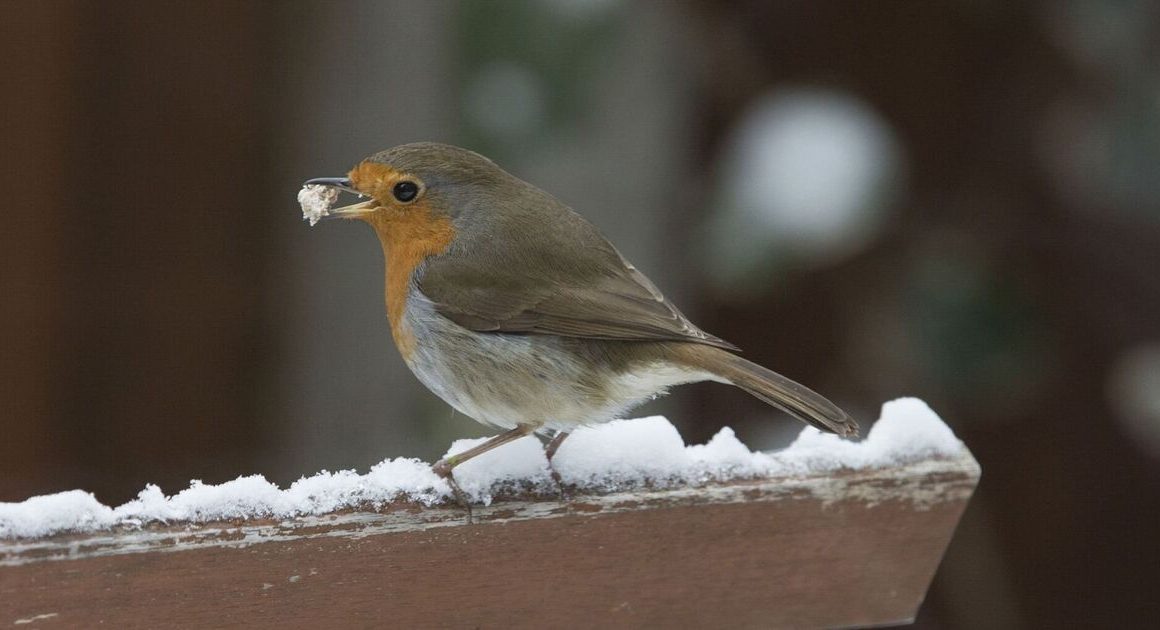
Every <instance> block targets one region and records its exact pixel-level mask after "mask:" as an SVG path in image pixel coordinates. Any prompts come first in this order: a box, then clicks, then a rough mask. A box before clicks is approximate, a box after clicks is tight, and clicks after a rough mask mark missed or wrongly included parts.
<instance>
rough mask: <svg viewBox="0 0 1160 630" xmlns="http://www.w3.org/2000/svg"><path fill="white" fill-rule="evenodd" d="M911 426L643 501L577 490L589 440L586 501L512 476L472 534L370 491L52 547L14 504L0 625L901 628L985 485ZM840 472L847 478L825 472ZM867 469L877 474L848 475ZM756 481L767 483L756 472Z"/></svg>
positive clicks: (3, 548) (0, 519)
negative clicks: (323, 509) (338, 503)
mask: <svg viewBox="0 0 1160 630" xmlns="http://www.w3.org/2000/svg"><path fill="white" fill-rule="evenodd" d="M915 402H917V401H915ZM895 404H897V403H895ZM907 404H910V405H911V408H910V411H915V408H914V407H913V403H907ZM918 404H921V403H918ZM923 407H924V408H925V405H923ZM896 412H899V413H900V410H898V409H896ZM927 412H929V410H927ZM889 415H890V414H888V413H884V416H883V420H886V419H887V418H888V417H889ZM912 415H913V414H912ZM931 415H933V414H931ZM936 420H937V418H936ZM938 425H940V426H943V428H944V429H945V425H942V424H941V422H938ZM878 426H879V427H883V426H884V425H883V423H882V422H881V421H880V422H879V425H878ZM900 427H901V425H899V426H896V427H895V428H894V429H891V428H890V425H889V423H887V424H886V425H885V430H886V431H887V433H889V432H890V431H894V430H899V429H900ZM928 428H929V427H928ZM911 429H913V430H912V431H909V432H901V431H900V432H899V433H898V434H897V435H895V436H894V437H893V438H891V439H890V440H886V439H885V438H882V437H881V436H882V435H884V434H883V433H881V430H880V433H879V438H878V441H879V442H882V443H884V442H886V441H890V442H892V443H898V442H900V441H901V443H908V444H909V445H908V446H905V447H898V448H893V449H887V448H885V447H884V446H883V444H882V443H880V444H878V445H877V446H875V445H874V440H875V437H874V434H873V433H872V434H871V436H870V437H869V438H868V439H867V440H866V441H865V442H864V443H863V445H853V444H851V445H849V446H848V448H851V449H852V448H861V449H863V450H864V451H869V450H875V449H877V450H878V451H881V452H879V453H878V454H877V455H875V456H873V457H871V454H870V453H869V452H861V453H860V454H858V455H855V454H854V451H853V450H850V451H849V452H847V453H846V454H845V455H841V454H839V455H834V453H833V452H832V451H833V450H834V449H828V450H830V451H831V453H830V455H828V456H827V458H822V459H818V458H820V457H822V455H821V454H820V452H816V453H814V454H813V455H810V456H806V455H804V454H803V453H804V452H805V451H802V453H799V454H798V456H797V457H799V458H801V461H806V460H809V461H810V462H812V465H810V466H805V467H799V466H790V465H788V464H787V461H789V460H784V459H783V460H782V461H781V463H780V464H779V465H777V466H775V465H773V464H771V463H770V462H769V461H765V460H762V459H761V458H760V457H754V456H753V455H754V454H750V456H749V457H742V455H743V454H742V453H741V451H740V450H739V449H737V448H736V446H735V445H733V444H731V443H730V444H724V445H723V444H718V445H717V446H716V447H714V448H715V450H717V451H720V452H718V453H716V454H715V455H713V454H711V453H705V452H699V453H698V452H694V453H692V454H689V456H688V457H687V458H682V457H680V456H678V455H677V454H676V453H677V451H675V450H671V449H670V452H669V459H670V460H671V461H670V463H669V464H668V465H667V466H668V467H667V468H665V470H667V471H668V472H669V473H672V472H673V471H675V470H677V468H674V466H677V465H678V464H680V467H683V468H681V469H682V470H696V471H699V472H698V473H697V474H696V475H694V474H692V473H691V472H690V473H689V474H688V475H686V476H685V477H680V476H679V475H678V476H672V475H670V476H669V477H663V476H662V477H661V478H663V479H667V481H664V482H663V483H652V482H649V483H647V484H641V483H635V484H634V483H631V482H630V481H629V479H630V478H633V475H635V474H638V473H639V471H638V470H637V471H636V472H633V471H634V470H635V469H634V468H633V467H632V466H627V467H625V466H622V467H621V469H620V472H619V473H616V474H614V475H613V477H614V478H615V480H614V481H609V478H608V477H607V476H605V477H604V478H602V479H603V481H599V482H598V481H596V480H595V479H594V478H592V479H588V480H587V482H585V481H584V477H583V475H581V474H580V473H581V472H583V471H585V470H587V471H588V472H591V471H592V470H595V469H588V468H586V466H587V465H588V464H583V463H582V461H581V460H583V459H585V458H584V457H581V455H585V456H586V457H588V456H591V457H588V460H589V462H588V463H589V464H592V465H593V466H595V465H597V464H599V465H601V466H607V465H608V464H609V462H607V461H604V462H596V461H594V460H592V457H595V455H593V452H589V451H587V448H588V447H586V446H585V440H584V439H582V440H580V441H579V442H578V444H579V446H578V447H574V448H577V449H579V450H577V451H574V457H575V460H574V461H573V462H572V466H573V469H572V470H571V471H570V475H571V476H570V478H569V481H570V483H572V484H573V485H574V486H575V487H576V488H577V489H576V494H574V495H573V496H571V497H568V498H567V499H566V500H560V499H559V498H552V497H551V495H546V494H544V493H543V492H541V491H540V490H539V489H538V486H536V485H535V484H522V485H521V484H512V483H511V478H510V477H505V476H504V475H500V476H499V477H498V479H499V480H500V481H497V480H496V479H492V481H493V482H495V483H498V484H499V486H502V489H500V490H495V488H496V487H497V486H496V485H493V486H491V490H488V491H487V492H486V494H487V496H486V497H483V500H485V501H489V504H488V505H486V506H481V507H477V508H476V510H475V523H474V524H471V525H468V524H466V523H465V519H464V513H463V511H462V510H461V509H459V508H458V507H453V506H448V505H445V504H443V503H441V502H439V501H438V500H437V499H431V500H428V499H427V498H425V496H419V497H418V498H416V497H414V496H407V495H406V493H403V494H395V495H393V496H394V498H393V499H392V500H390V501H384V502H373V501H367V500H366V498H367V496H370V495H367V494H363V495H360V496H361V497H362V499H361V500H362V502H361V503H357V504H351V505H346V506H344V507H342V508H341V509H339V510H338V511H336V512H330V513H325V514H304V513H303V511H302V510H299V509H297V508H294V509H293V510H291V507H288V506H289V505H290V504H279V505H282V509H285V510H291V512H292V513H290V514H289V515H288V514H287V513H282V514H278V513H276V512H275V511H274V510H270V509H268V508H269V503H270V502H271V501H274V502H275V503H277V501H276V500H275V499H274V498H273V497H274V495H269V494H267V495H264V496H265V499H264V501H266V503H265V504H263V505H266V509H267V513H268V514H267V516H264V517H262V516H254V515H253V514H250V515H249V516H248V517H247V518H235V519H232V520H216V521H214V520H212V519H202V520H209V521H210V522H204V523H195V522H183V523H172V522H171V523H168V524H166V523H162V522H160V519H151V518H143V519H142V518H140V517H141V515H142V514H144V513H145V512H144V511H143V510H138V511H137V516H138V520H136V521H130V520H127V519H122V518H120V517H119V516H118V517H117V518H116V519H113V516H117V515H116V513H115V510H116V509H120V508H116V509H114V508H106V509H109V510H113V516H110V517H109V518H110V519H113V520H110V521H107V522H103V523H100V524H99V525H100V526H99V527H98V526H94V527H73V528H71V529H72V530H73V531H71V532H61V531H59V530H60V529H61V528H60V527H59V525H60V524H61V523H62V522H64V521H61V520H60V518H61V514H60V513H55V514H52V515H50V516H51V518H50V519H49V520H50V521H51V522H52V523H53V524H54V525H53V526H54V527H56V529H55V530H54V529H52V528H51V527H50V528H49V529H48V530H44V529H43V525H44V523H43V522H41V523H40V526H42V529H41V530H36V527H37V522H38V521H37V520H36V518H38V517H44V516H45V514H43V513H41V512H40V510H41V509H42V508H43V506H41V508H37V509H33V510H32V511H31V512H29V510H30V508H29V507H28V506H27V505H25V504H7V505H0V525H3V524H4V523H5V522H7V526H8V527H9V533H8V534H6V535H5V536H6V537H0V626H2V625H5V624H17V623H19V624H21V625H24V624H41V623H43V624H45V625H47V624H48V623H50V622H51V623H52V624H53V625H57V626H73V627H91V626H94V625H97V624H99V623H104V624H106V625H110V626H111V627H156V626H159V625H166V626H169V625H183V626H198V627H200V626H220V625H226V624H229V625H234V624H237V625H241V624H245V625H247V626H261V627H272V626H283V627H284V626H290V627H308V626H309V627H318V626H323V627H331V626H339V627H344V626H349V625H364V626H365V625H374V626H384V625H385V626H390V627H414V626H431V625H439V626H444V625H449V626H468V625H470V626H477V627H487V626H501V627H509V626H532V627H544V626H550V627H552V626H568V627H571V626H580V627H595V626H599V627H607V626H613V627H616V626H640V625H649V626H659V625H678V626H691V625H692V626H697V625H700V626H724V627H771V626H787V625H788V626H794V627H810V626H826V627H834V626H851V625H879V624H887V623H900V622H904V621H906V620H909V619H912V618H913V616H914V615H915V613H916V611H917V608H918V606H919V604H920V603H921V601H922V598H923V595H924V594H925V592H926V589H927V586H928V585H929V582H930V580H931V578H932V576H933V574H934V571H935V569H936V568H937V565H938V562H939V559H940V558H941V556H942V553H943V551H944V549H945V548H946V545H947V544H948V542H949V540H950V537H951V535H952V533H953V531H954V527H955V525H956V523H957V522H958V519H959V516H960V515H961V513H962V511H963V509H964V508H965V506H966V503H967V500H968V499H969V497H970V495H971V492H972V491H973V489H974V487H975V484H976V483H977V480H978V475H979V470H978V466H977V464H976V463H975V461H974V460H973V459H972V458H971V456H970V453H969V452H968V451H967V450H966V449H965V448H964V447H963V446H962V445H961V444H958V443H957V441H956V442H955V443H956V445H957V446H956V447H955V448H954V449H953V450H947V448H930V446H931V444H930V442H931V440H930V439H925V438H924V439H919V440H915V439H913V438H914V436H915V435H919V434H922V433H923V431H924V429H923V428H922V427H921V426H912V427H911ZM621 430H625V429H623V427H622V429H621ZM633 430H636V431H640V430H641V427H639V426H638V427H636V428H635V429H633ZM646 433H647V432H646ZM947 433H948V434H949V430H948V431H947ZM931 435H934V434H931ZM931 435H928V438H929V437H930V436H931ZM590 437H591V436H590ZM624 437H625V436H623V435H621V436H619V438H618V440H619V439H622V438H624ZM638 437H640V436H638ZM652 437H653V438H656V437H657V436H655V435H654V436H652ZM817 437H820V436H817ZM944 437H945V436H944ZM952 437H953V436H952ZM936 438H937V436H936ZM814 439H815V438H814V437H810V438H807V441H809V440H814ZM939 439H942V438H937V439H935V440H934V441H936V442H937V441H938V440H939ZM597 441H599V440H597ZM800 441H801V440H799V442H800ZM866 444H869V445H866ZM565 445H567V442H565ZM948 445H949V442H945V441H944V443H943V447H947V446H948ZM589 446H591V445H589ZM605 446H607V445H605ZM710 446H712V444H710V445H709V446H706V447H683V445H682V446H681V448H682V449H686V448H687V449H698V448H699V449H708V450H713V449H710ZM806 446H808V445H805V446H803V445H801V444H799V445H798V448H799V450H800V449H805V450H808V449H807V448H806ZM831 446H832V445H831ZM640 448H645V450H648V449H647V448H646V447H640ZM841 448H844V447H839V448H838V449H837V450H839V451H840V450H841ZM597 450H599V449H597ZM614 450H615V449H614ZM790 450H791V451H792V450H793V449H792V448H791V449H790ZM654 451H655V449H654ZM745 451H746V452H748V449H745ZM887 451H889V452H893V453H894V456H889V457H887V456H885V455H884V454H883V453H886V452H887ZM530 452H531V450H530V449H529V453H530ZM903 452H908V453H910V454H909V455H907V456H902V455H900V453H903ZM658 453H660V454H663V453H661V452H660V451H656V452H652V453H651V454H650V456H651V457H653V458H655V457H656V456H658ZM562 454H563V451H561V455H562ZM920 455H921V456H920ZM726 456H727V457H726ZM618 457H619V456H618ZM767 457H775V456H767ZM835 457H836V458H837V459H838V460H840V459H842V458H843V457H844V458H845V459H846V463H845V464H843V465H838V466H832V465H830V464H834V463H835V461H837V460H835V459H834V458H835ZM858 457H861V458H862V459H863V460H864V461H863V463H868V465H866V466H856V465H852V464H851V462H852V461H853V459H857V458H858ZM722 458H724V459H727V460H729V461H731V462H732V464H731V466H732V468H731V470H732V471H733V472H738V471H741V472H744V473H745V474H741V475H732V476H730V475H723V474H716V475H709V474H707V471H709V470H710V469H712V470H716V471H717V472H718V473H719V472H720V469H719V468H712V467H706V465H705V462H708V461H716V462H718V463H720V461H721V460H722ZM851 458H853V459H851ZM516 459H518V457H517V458H516ZM791 459H792V458H791ZM677 460H680V461H677ZM618 461H619V463H620V464H625V461H626V460H624V459H623V458H620V459H618ZM745 462H748V465H749V466H750V467H749V468H745V467H744V466H743V465H742V464H743V463H745ZM761 462H764V463H761ZM799 463H800V462H799ZM759 464H760V466H764V468H762V470H763V471H764V473H763V474H761V475H754V474H753V473H754V472H755V471H757V468H758V467H760V466H759ZM613 468H615V466H614V467H613ZM658 470H659V469H655V470H653V471H651V472H652V474H654V475H655V474H657V472H658ZM509 472H510V471H509ZM630 473H631V474H630ZM352 475H353V473H352ZM356 477H358V476H357V475H356ZM493 477H494V475H493ZM479 480H482V479H479ZM346 481H351V479H347V480H346ZM364 481H365V480H364ZM416 483H417V484H418V485H416V486H415V487H416V488H417V487H418V486H421V485H423V483H425V482H423V481H422V480H419V481H417V482H416ZM480 488H482V486H478V487H477V488H476V491H477V492H481V491H482V490H480ZM348 489H349V488H348ZM412 489H413V488H412ZM289 490H290V489H288V490H286V491H279V492H289ZM179 496H180V495H175V496H173V497H161V498H157V497H155V498H154V499H155V502H154V503H155V505H154V508H156V509H159V510H160V509H161V508H162V507H164V508H165V509H169V510H170V512H168V513H169V514H176V513H177V511H178V510H180V509H182V506H183V505H184V506H185V507H189V506H188V503H189V502H190V501H191V499H189V498H188V497H187V498H186V499H179ZM230 496H231V497H232V498H233V500H234V502H233V503H232V505H234V506H235V507H236V506H237V505H239V503H238V502H237V496H238V495H237V494H236V493H234V494H230ZM343 496H348V498H350V495H349V493H348V494H346V495H343ZM220 498H221V497H217V498H216V499H214V500H210V499H205V498H203V499H204V501H203V502H202V503H198V505H199V506H200V507H201V508H206V506H207V505H216V503H215V502H214V501H216V500H218V499H220ZM315 498H316V499H317V497H315ZM73 499H75V497H73ZM162 499H164V501H163V502H160V503H158V502H157V501H161V500H162ZM352 500H353V499H352ZM183 501H184V502H185V503H183ZM25 503H27V502H25ZM243 503H244V502H243ZM74 507H76V506H74ZM81 507H82V508H83V507H84V506H81ZM89 507H92V506H89ZM102 507H103V506H102ZM219 507H220V506H219ZM250 507H253V506H252V505H251V506H250ZM98 512H100V510H98ZM201 514H203V515H204V514H208V512H205V511H203V512H201ZM122 516H123V515H122ZM4 519H7V521H5V520H4ZM19 519H23V520H19ZM53 519H56V520H53ZM66 520H67V519H66ZM189 520H196V519H189ZM18 523H19V527H23V528H25V529H24V530H22V531H24V532H25V533H28V532H33V531H42V532H43V531H56V532H57V533H52V534H49V535H40V536H34V537H30V536H20V535H13V533H12V532H14V531H16V526H17V524H18ZM64 529H70V528H64Z"/></svg>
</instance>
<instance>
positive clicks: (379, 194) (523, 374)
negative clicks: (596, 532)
mask: <svg viewBox="0 0 1160 630" xmlns="http://www.w3.org/2000/svg"><path fill="white" fill-rule="evenodd" d="M306 184H307V185H314V186H319V185H321V186H327V187H330V188H337V189H339V190H343V191H347V192H351V193H355V194H358V195H362V196H364V197H369V200H368V201H365V202H362V203H358V204H354V205H350V206H346V207H344V208H337V209H333V210H330V211H329V216H331V217H339V218H345V219H358V220H361V221H363V222H365V223H367V224H369V225H370V226H371V227H372V228H373V229H374V231H375V234H376V235H377V236H378V238H379V241H380V243H381V244H382V248H383V255H384V257H385V259H386V306H387V318H388V320H389V321H390V325H391V335H392V337H393V338H394V341H395V345H396V346H397V347H398V350H399V354H400V355H402V357H403V361H405V362H406V364H407V366H408V367H409V368H410V369H411V371H412V372H413V373H414V374H415V376H416V377H418V379H419V380H420V381H421V382H422V383H423V384H424V385H426V386H427V387H428V388H429V389H430V390H431V391H432V392H434V393H435V394H436V395H437V396H439V397H440V398H442V399H443V400H444V401H446V402H447V403H448V404H449V405H451V406H452V407H454V408H455V409H456V410H458V411H460V412H461V413H463V414H465V415H467V416H469V417H471V418H474V419H475V420H477V421H478V422H481V423H483V424H485V425H489V426H492V427H496V428H498V429H505V432H503V433H500V434H499V435H497V436H495V437H493V438H491V439H489V440H488V441H486V442H484V443H482V444H480V445H479V446H476V447H474V448H472V449H469V450H467V451H465V452H462V453H459V454H457V455H452V456H449V457H446V458H444V459H442V460H440V461H439V462H436V463H435V464H434V465H433V470H434V472H435V473H437V474H438V475H440V476H441V477H442V478H444V479H446V480H447V481H448V484H449V485H450V486H451V488H452V490H453V491H454V492H455V494H456V497H457V498H458V499H459V500H460V503H462V504H464V505H465V506H466V505H467V503H466V501H465V499H464V495H463V493H462V491H461V490H460V489H459V487H458V485H457V484H456V483H455V479H454V477H453V475H452V471H453V469H454V468H455V467H456V466H458V465H459V464H462V463H463V462H465V461H467V460H469V459H471V458H473V457H476V456H478V455H480V454H482V453H485V452H487V451H490V450H492V449H494V448H496V447H499V446H502V445H504V444H506V443H508V442H511V441H513V440H516V439H519V438H520V437H523V436H525V435H528V434H532V433H538V434H542V435H544V436H545V437H547V436H549V435H550V436H551V440H550V441H549V442H548V445H547V452H546V454H547V457H548V461H549V464H550V462H551V458H552V456H553V455H554V454H555V453H556V450H557V449H558V448H559V447H560V444H561V442H563V441H564V439H565V438H566V437H567V436H568V432H569V431H572V430H573V429H575V428H576V427H579V426H585V425H592V424H598V423H601V422H605V421H608V420H610V419H612V418H617V417H622V416H623V414H625V413H626V412H628V411H629V410H630V409H632V408H633V407H635V406H637V405H638V404H640V403H642V402H644V401H646V400H649V399H651V398H653V397H654V396H656V395H658V394H662V393H664V392H665V391H666V390H667V389H668V388H669V387H672V386H674V385H681V384H684V383H692V382H697V381H717V382H720V383H727V384H730V385H735V386H737V387H740V388H741V389H743V390H745V391H746V392H749V393H750V394H752V395H753V396H755V397H757V398H758V399H760V400H761V401H763V402H765V403H767V404H769V405H772V406H774V407H776V408H778V409H781V410H782V411H785V412H788V413H789V414H791V415H793V416H795V417H796V418H798V419H800V420H802V421H804V422H807V423H809V424H811V425H813V426H815V427H817V428H819V429H821V430H823V431H827V432H832V433H837V434H838V435H843V436H850V435H856V434H857V432H858V424H857V423H856V422H855V421H854V420H853V419H852V418H851V417H850V416H849V415H847V414H846V413H845V412H843V411H842V410H841V409H839V408H838V407H837V406H836V405H834V404H833V403H831V402H830V401H829V400H826V399H825V398H824V397H822V396H821V395H819V394H817V393H815V392H813V391H812V390H810V389H808V388H806V387H805V386H803V385H800V384H798V383H796V382H794V381H792V380H790V379H788V378H786V377H784V376H781V375H780V374H777V373H775V372H773V371H771V370H768V369H766V368H764V367H762V366H760V365H757V364H756V363H753V362H751V361H748V360H746V359H743V358H741V357H739V356H737V355H736V354H735V352H738V348H737V347H736V346H734V345H733V344H731V343H729V342H727V341H724V340H722V339H720V338H718V337H714V336H713V335H710V334H708V333H706V332H704V331H702V330H701V329H700V328H697V327H696V326H695V325H693V323H692V322H690V321H689V320H688V319H687V318H686V317H685V316H684V315H682V314H681V312H680V311H679V310H677V307H676V306H674V305H673V304H672V303H670V302H669V301H667V300H666V299H665V297H664V296H663V295H662V294H661V292H660V291H659V290H658V289H657V288H656V286H655V285H654V284H653V283H652V282H651V281H649V279H648V278H647V277H645V275H644V274H643V273H641V272H640V271H638V270H637V269H636V267H633V266H632V264H631V263H629V262H628V261H627V260H625V259H624V257H623V256H621V255H620V252H618V251H617V250H616V248H615V247H613V246H612V244H611V243H609V242H608V240H607V239H606V238H605V237H604V236H603V235H602V234H601V233H600V231H599V230H597V229H596V227H595V226H593V225H592V224H591V223H589V222H588V221H587V220H585V219H584V218H583V217H581V216H580V215H579V214H577V213H576V212H575V211H573V210H572V209H571V208H569V207H568V206H566V205H564V204H563V203H561V202H560V201H558V200H557V199H556V198H554V197H552V196H551V195H549V194H548V193H546V192H544V191H542V190H540V189H539V188H536V187H535V186H532V185H531V184H529V183H527V182H525V181H523V180H521V179H519V178H517V177H515V176H513V175H511V174H510V173H508V172H506V171H504V170H503V169H501V168H500V167H499V166H497V165H496V164H495V163H494V162H492V161H491V160H489V159H487V158H486V157H484V156H482V155H479V154H478V153H474V152H472V151H468V150H466V149H461V148H459V147H454V146H449V145H444V144H434V143H416V144H406V145H401V146H397V147H394V148H392V149H387V150H386V151H383V152H381V153H377V154H375V155H372V156H371V157H369V158H367V159H365V160H363V161H362V162H360V163H359V164H358V165H357V166H355V167H354V169H352V170H351V171H350V172H349V173H348V174H347V176H346V177H330V178H319V179H312V180H310V181H308V182H306ZM557 480H558V477H557Z"/></svg>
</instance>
